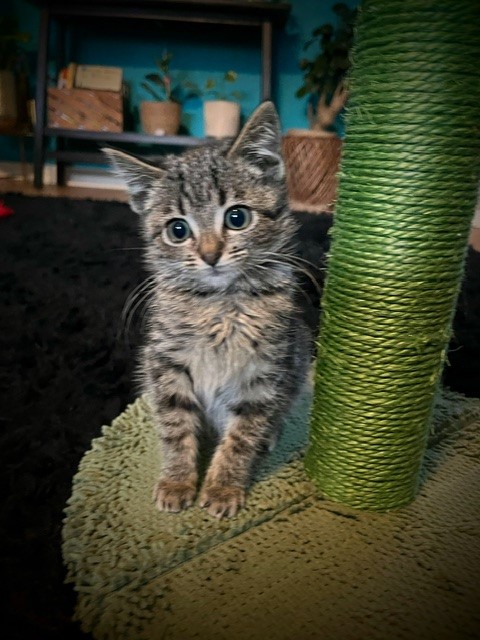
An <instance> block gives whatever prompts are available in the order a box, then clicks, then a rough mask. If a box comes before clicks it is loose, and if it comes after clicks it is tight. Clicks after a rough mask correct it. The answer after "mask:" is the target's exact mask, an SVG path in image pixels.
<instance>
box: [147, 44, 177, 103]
mask: <svg viewBox="0 0 480 640" xmlns="http://www.w3.org/2000/svg"><path fill="white" fill-rule="evenodd" d="M172 58H173V54H172V53H170V52H169V51H164V52H163V55H162V57H161V58H160V59H159V60H155V64H156V66H157V69H158V71H157V72H156V73H147V75H146V76H145V81H144V82H142V83H141V86H142V88H143V89H145V91H146V92H147V93H149V94H150V95H151V96H152V98H154V99H155V100H159V101H161V102H163V101H165V100H172V101H173V102H179V103H180V102H182V101H183V99H184V96H183V94H182V91H183V86H185V85H186V82H182V81H181V80H180V78H179V77H177V78H174V77H173V75H172V73H171V71H170V62H171V61H172Z"/></svg>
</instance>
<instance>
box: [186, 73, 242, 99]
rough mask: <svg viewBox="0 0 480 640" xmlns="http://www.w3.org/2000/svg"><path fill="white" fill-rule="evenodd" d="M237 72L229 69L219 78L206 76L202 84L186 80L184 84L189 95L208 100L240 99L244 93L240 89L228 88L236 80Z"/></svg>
mask: <svg viewBox="0 0 480 640" xmlns="http://www.w3.org/2000/svg"><path fill="white" fill-rule="evenodd" d="M237 78H238V73H237V72H236V71H233V70H230V71H226V72H225V73H224V74H223V76H222V77H221V78H220V80H216V79H215V78H207V79H206V80H205V83H204V84H203V85H199V84H198V83H195V82H188V83H186V86H187V87H188V89H189V90H190V92H191V95H194V96H198V97H204V98H206V99H209V100H232V99H233V100H237V101H240V100H241V99H242V98H243V96H244V94H243V92H242V91H237V90H233V91H232V90H230V88H229V85H232V84H234V83H235V82H236V81H237Z"/></svg>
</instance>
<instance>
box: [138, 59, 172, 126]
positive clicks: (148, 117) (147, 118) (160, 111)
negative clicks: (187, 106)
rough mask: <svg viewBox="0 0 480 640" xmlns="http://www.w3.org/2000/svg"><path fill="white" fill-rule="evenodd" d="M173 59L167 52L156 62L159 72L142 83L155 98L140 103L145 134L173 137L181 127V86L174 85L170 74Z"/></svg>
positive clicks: (147, 76) (147, 77)
mask: <svg viewBox="0 0 480 640" xmlns="http://www.w3.org/2000/svg"><path fill="white" fill-rule="evenodd" d="M172 58H173V54H172V53H170V52H168V51H165V52H164V53H163V55H162V57H161V58H160V60H156V61H155V63H156V65H157V68H158V71H157V72H155V73H148V74H147V75H146V76H145V81H144V82H142V83H141V86H142V88H143V89H144V90H145V91H146V92H147V93H148V94H149V95H150V96H152V97H153V98H154V100H143V101H142V102H141V103H140V121H141V124H142V128H143V130H144V131H145V133H149V134H153V135H166V136H173V135H175V134H176V133H177V132H178V129H179V127H180V119H181V116H182V108H181V104H180V102H181V100H180V98H181V86H180V84H176V85H174V84H173V78H172V74H171V73H170V62H171V60H172Z"/></svg>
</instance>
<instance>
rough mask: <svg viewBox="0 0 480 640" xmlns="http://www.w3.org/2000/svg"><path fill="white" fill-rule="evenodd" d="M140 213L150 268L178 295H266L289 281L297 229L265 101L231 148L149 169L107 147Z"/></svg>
mask: <svg viewBox="0 0 480 640" xmlns="http://www.w3.org/2000/svg"><path fill="white" fill-rule="evenodd" d="M104 151H105V153H106V154H107V155H108V156H109V157H110V159H111V160H112V162H113V164H114V165H115V167H116V169H117V171H118V173H119V174H120V175H121V176H122V177H123V178H124V180H125V181H126V183H127V186H128V190H129V195H130V204H131V207H132V209H133V210H134V211H136V212H137V213H138V214H140V215H141V218H142V221H143V229H144V235H145V238H146V241H147V262H148V265H149V267H150V269H151V270H152V271H153V272H154V273H156V274H158V276H159V277H160V278H161V279H162V280H163V281H165V282H171V283H172V284H174V285H175V286H178V287H180V288H182V289H192V290H199V291H215V290H218V291H224V290H226V289H230V290H235V289H241V288H243V289H253V290H265V289H271V288H272V287H273V288H275V287H276V286H278V285H280V284H281V283H284V282H285V279H289V278H290V274H291V269H290V267H289V266H288V265H287V263H286V261H285V257H284V256H285V254H286V253H287V252H288V250H289V248H290V247H291V245H292V241H293V235H294V232H295V223H294V220H293V217H292V216H291V213H290V211H289V209H288V205H287V192H286V183H285V175H284V174H285V170H284V164H283V160H282V156H281V133H280V126H279V121H278V116H277V114H276V111H275V108H274V106H273V104H272V103H271V102H264V103H263V104H261V105H260V107H258V108H257V110H256V111H255V112H254V113H253V115H252V116H251V117H250V119H249V120H248V122H247V123H246V125H245V126H244V128H243V130H242V131H241V133H240V134H239V136H238V137H237V139H236V140H235V141H234V142H233V144H228V145H227V144H217V145H207V146H205V147H197V148H194V149H192V150H189V151H186V152H185V153H183V154H182V155H170V156H166V157H165V158H164V160H163V161H162V164H161V166H155V167H154V166H152V165H150V164H147V163H146V162H143V161H141V160H139V159H138V158H135V157H133V156H130V155H128V154H126V153H123V152H121V151H116V150H113V149H105V150H104Z"/></svg>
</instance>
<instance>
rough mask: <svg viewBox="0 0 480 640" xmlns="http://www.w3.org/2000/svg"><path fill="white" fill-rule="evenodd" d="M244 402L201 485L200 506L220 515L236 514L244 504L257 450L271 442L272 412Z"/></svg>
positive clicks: (214, 514) (237, 411) (215, 514)
mask: <svg viewBox="0 0 480 640" xmlns="http://www.w3.org/2000/svg"><path fill="white" fill-rule="evenodd" d="M265 409H266V408H265V405H264V404H262V405H255V404H252V403H245V404H244V405H240V406H239V407H237V408H236V411H235V414H232V416H231V419H230V421H229V424H228V425H227V429H226V432H225V435H224V437H223V438H222V440H221V442H220V444H219V445H218V447H217V449H216V451H215V453H214V455H213V458H212V461H211V463H210V467H209V469H208V472H207V475H206V477H205V482H204V484H203V487H202V492H201V496H200V506H201V507H206V508H207V510H208V512H209V513H210V515H212V516H216V517H217V518H223V517H231V516H234V515H235V514H236V513H237V511H238V510H239V509H240V508H241V507H243V506H244V504H245V488H246V486H247V484H248V481H249V478H250V472H251V469H252V466H253V462H254V460H255V458H256V456H257V453H259V451H260V450H261V449H262V448H263V447H265V445H266V444H268V443H269V441H270V437H271V434H272V414H271V413H270V414H269V415H267V414H266V411H265Z"/></svg>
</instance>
